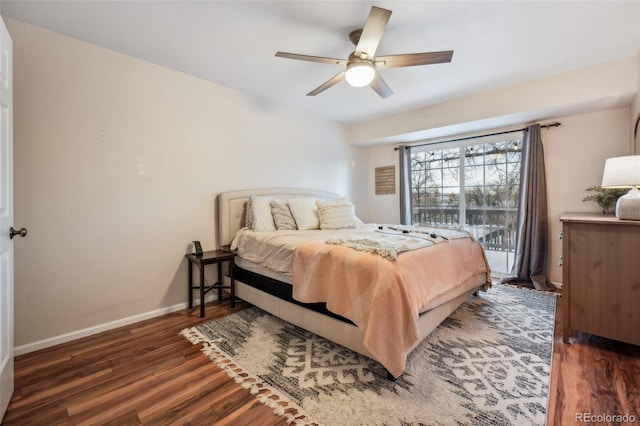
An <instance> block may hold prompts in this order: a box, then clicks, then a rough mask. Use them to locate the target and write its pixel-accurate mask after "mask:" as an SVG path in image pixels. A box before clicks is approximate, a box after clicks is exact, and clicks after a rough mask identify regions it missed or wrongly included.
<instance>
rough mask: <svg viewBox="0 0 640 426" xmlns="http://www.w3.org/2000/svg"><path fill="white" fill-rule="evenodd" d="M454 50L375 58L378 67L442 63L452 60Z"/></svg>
mask: <svg viewBox="0 0 640 426" xmlns="http://www.w3.org/2000/svg"><path fill="white" fill-rule="evenodd" d="M452 57H453V50H444V51H442V52H426V53H406V54H404V55H389V56H378V57H377V58H376V60H375V63H376V68H378V69H384V68H398V67H412V66H414V65H428V64H441V63H444V62H451V58H452Z"/></svg>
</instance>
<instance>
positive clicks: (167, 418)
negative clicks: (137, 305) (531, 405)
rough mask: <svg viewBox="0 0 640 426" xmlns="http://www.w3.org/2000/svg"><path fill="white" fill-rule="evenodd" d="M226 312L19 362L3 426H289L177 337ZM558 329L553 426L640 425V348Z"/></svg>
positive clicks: (219, 306) (125, 332)
mask: <svg viewBox="0 0 640 426" xmlns="http://www.w3.org/2000/svg"><path fill="white" fill-rule="evenodd" d="M228 306H229V305H228V302H226V301H225V302H223V303H218V302H214V303H212V304H209V305H208V306H207V310H206V317H205V318H200V317H199V316H198V310H197V309H193V310H184V311H179V312H175V313H172V314H168V315H164V316H162V317H158V318H154V319H150V320H147V321H143V322H140V323H137V324H133V325H129V326H126V327H122V328H118V329H116V330H111V331H107V332H104V333H100V334H97V335H94V336H90V337H86V338H83V339H79V340H76V341H73V342H69V343H65V344H62V345H59V346H55V347H52V348H47V349H43V350H41V351H37V352H33V353H30V354H26V355H23V356H20V357H17V358H16V360H15V393H14V396H13V399H12V400H11V403H10V404H9V408H8V410H7V413H6V414H5V417H4V419H3V421H2V425H47V426H48V425H67V424H73V425H80V424H82V425H85V424H86V425H110V424H113V425H119V426H121V425H140V424H145V425H180V424H192V425H213V424H216V425H226V424H233V425H249V424H260V425H267V426H268V425H285V424H286V422H285V421H284V420H283V419H282V418H281V417H278V416H276V415H274V414H272V412H271V409H269V408H267V407H266V406H264V405H262V404H260V403H258V402H257V401H256V399H255V396H252V395H249V391H248V390H245V389H242V388H241V387H240V386H239V385H238V384H236V383H235V382H233V380H231V379H229V378H228V377H227V375H226V374H225V373H223V372H222V371H221V370H219V369H218V368H217V367H216V366H215V365H214V363H213V362H211V361H209V359H208V358H207V357H206V356H205V355H203V354H202V353H201V352H200V346H194V345H192V344H191V343H190V342H188V341H187V339H185V338H184V337H182V336H180V335H179V332H180V330H182V329H183V328H186V327H190V326H194V325H197V324H200V323H202V322H206V321H210V320H213V319H216V318H219V317H222V316H225V315H228V314H229V313H231V312H234V311H237V310H240V309H244V308H245V307H246V306H248V305H247V304H245V303H239V304H238V305H237V307H236V309H233V310H232V309H230V308H229V307H228ZM558 311H559V310H558ZM560 321H561V315H559V312H558V314H557V315H556V337H555V346H554V356H553V367H552V378H551V390H550V406H549V412H550V415H549V424H550V425H568V424H576V423H577V422H576V419H577V418H576V413H583V414H584V415H586V413H590V415H599V414H609V415H613V414H621V415H623V414H625V413H629V414H634V415H635V416H636V422H637V423H640V420H638V417H639V416H640V348H638V347H636V346H632V345H624V344H620V343H616V342H612V341H608V340H605V339H599V338H595V337H592V336H587V335H582V334H579V335H576V336H575V338H573V339H572V342H574V343H579V344H571V345H566V344H564V343H562V339H561V336H560V330H561V329H562V327H561V324H560ZM599 424H602V423H599Z"/></svg>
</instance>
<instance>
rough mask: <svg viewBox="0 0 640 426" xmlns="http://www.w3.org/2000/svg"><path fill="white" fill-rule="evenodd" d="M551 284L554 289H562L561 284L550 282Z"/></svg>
mask: <svg viewBox="0 0 640 426" xmlns="http://www.w3.org/2000/svg"><path fill="white" fill-rule="evenodd" d="M551 284H553V285H554V286H556V288H557V289H558V290H561V289H562V283H559V282H555V281H551Z"/></svg>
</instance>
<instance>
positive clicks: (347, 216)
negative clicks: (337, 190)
mask: <svg viewBox="0 0 640 426" xmlns="http://www.w3.org/2000/svg"><path fill="white" fill-rule="evenodd" d="M316 206H317V207H318V218H319V220H320V229H347V228H356V227H357V226H358V223H359V220H358V218H357V217H356V211H355V207H354V206H353V204H351V203H350V202H335V201H318V202H316Z"/></svg>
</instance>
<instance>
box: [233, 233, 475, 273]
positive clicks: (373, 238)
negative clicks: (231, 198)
mask: <svg viewBox="0 0 640 426" xmlns="http://www.w3.org/2000/svg"><path fill="white" fill-rule="evenodd" d="M409 230H410V231H411V232H408V231H409ZM436 235H437V236H436ZM468 236H469V234H468V233H467V232H465V231H459V230H454V229H444V228H426V227H420V228H419V227H408V226H399V225H395V226H390V225H383V226H380V225H377V224H371V223H369V224H361V225H359V226H358V227H356V228H349V229H337V230H319V229H314V230H279V231H262V232H256V231H253V230H251V229H249V228H242V229H240V231H238V233H237V234H236V236H235V238H234V239H233V242H232V244H231V249H232V250H236V249H237V250H238V255H239V257H241V258H242V259H245V260H247V261H249V262H252V263H255V264H257V265H259V266H262V267H264V268H267V269H269V270H271V271H274V272H277V273H278V274H283V275H284V276H287V277H289V278H291V277H292V276H293V258H294V254H295V251H296V249H297V248H298V246H299V245H300V244H302V243H305V242H330V243H332V244H342V245H347V246H350V247H359V249H360V250H365V251H370V250H368V249H370V248H371V246H377V245H380V246H381V247H383V248H384V249H385V250H381V251H384V253H378V254H380V255H382V256H383V257H387V258H389V259H392V258H394V256H388V252H389V251H391V252H393V254H396V252H397V253H399V252H401V251H407V250H417V249H420V248H423V247H427V246H430V245H433V244H436V243H439V242H444V241H446V240H447V239H450V238H462V237H468Z"/></svg>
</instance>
